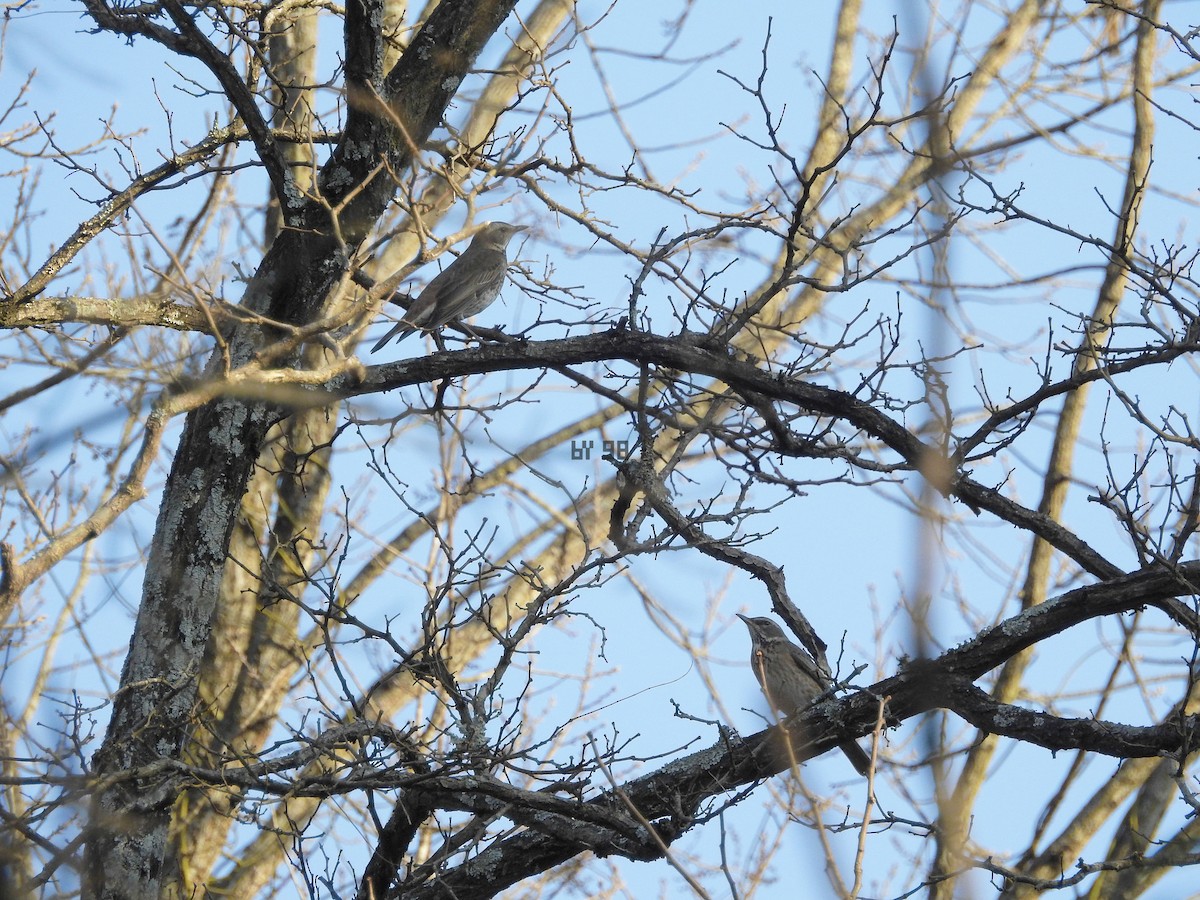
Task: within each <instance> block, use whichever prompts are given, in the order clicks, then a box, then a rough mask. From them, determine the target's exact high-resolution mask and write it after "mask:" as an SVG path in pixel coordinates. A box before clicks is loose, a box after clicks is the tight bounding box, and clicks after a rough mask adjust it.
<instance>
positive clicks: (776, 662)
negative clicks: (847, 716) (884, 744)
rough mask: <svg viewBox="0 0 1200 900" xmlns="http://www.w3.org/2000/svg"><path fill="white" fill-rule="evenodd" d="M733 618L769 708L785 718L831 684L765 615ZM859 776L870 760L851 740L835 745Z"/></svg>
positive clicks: (804, 706) (808, 705)
mask: <svg viewBox="0 0 1200 900" xmlns="http://www.w3.org/2000/svg"><path fill="white" fill-rule="evenodd" d="M737 617H738V618H739V619H741V620H742V621H743V622H745V623H746V627H747V628H748V629H749V630H750V668H752V669H753V670H754V677H755V678H757V679H758V683H759V684H760V685H761V686H762V691H763V694H764V695H765V696H766V698H767V702H768V703H770V704H771V706H772V708H774V709H775V710H777V711H779V712H780V713H783V714H784V715H785V716H792V715H797V714H798V713H802V712H804V710H806V709H808V707H810V706H812V704H813V703H814V701H816V699H817V698H818V697H820V696H821V695H822V694H824V693H825V692H826V691H827V690H828V689H829V687H830V685H831V684H832V682H831V681H830V679H829V678H828V677H827V676H826V675H825V674H824V673H823V672H822V671H821V670H820V668H819V667H818V666H817V664H816V662H815V661H814V660H813V658H812V657H811V656H809V655H808V654H807V653H805V652H804V651H803V650H801V649H800V648H799V647H798V646H796V645H795V644H793V643H792V642H791V641H789V640H788V637H787V635H786V634H784V633H783V629H782V628H780V627H779V625H778V623H776V622H775V621H774V620H773V619H768V618H767V617H766V616H753V617H751V616H743V615H742V614H741V613H738V614H737ZM838 747H839V748H840V749H841V751H842V753H844V754H846V759H848V760H850V765H852V766H854V768H855V770H856V771H857V772H858V774H859V775H866V774H867V772H868V770H870V768H871V758H870V757H869V756H867V754H866V753H865V752H864V751H863V749H862V747H860V746H858V744H857V743H856V742H855V741H851V740H845V741H842V742H841V743H840V744H838Z"/></svg>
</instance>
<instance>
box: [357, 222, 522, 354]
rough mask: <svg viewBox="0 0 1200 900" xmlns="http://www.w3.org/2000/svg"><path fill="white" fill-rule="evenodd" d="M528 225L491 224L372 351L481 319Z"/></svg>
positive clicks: (481, 230) (472, 241)
mask: <svg viewBox="0 0 1200 900" xmlns="http://www.w3.org/2000/svg"><path fill="white" fill-rule="evenodd" d="M526 227H527V226H525V225H509V224H508V223H507V222H488V223H486V224H485V225H484V226H483V228H482V229H480V231H479V232H478V233H477V234H476V235H475V237H474V238H473V239H472V240H471V243H470V245H469V246H468V247H467V249H466V250H464V251H463V253H462V256H460V257H459V258H458V259H456V260H455V261H454V262H452V263H450V265H448V266H446V268H444V269H442V271H441V272H439V273H438V274H437V275H436V276H434V279H433V280H432V281H431V282H429V284H427V285H425V290H423V291H421V296H419V297H418V298H417V299H416V300H414V301H413V303H412V305H411V306H409V308H408V310H407V311H406V312H405V313H404V315H403V316H402V317H401V319H400V321H399V322H397V323H396V324H395V326H393V327H392V329H391V330H390V331H389V332H388V333H387V334H385V335H384V336H383V337H382V338H380V339H379V340H378V341H377V342H376V343H375V346H374V347H372V348H371V352H372V353H376V352H378V351H379V349H380V348H381V347H383V345H384V344H386V343H387V342H388V341H390V340H391V339H392V338H393V337H397V335H399V337H397V341H402V340H404V339H405V338H406V337H408V336H409V335H410V334H412V333H413V332H414V331H418V330H421V331H432V330H433V329H435V328H441V327H442V326H443V325H445V324H446V323H447V322H454V321H462V320H464V319H469V318H471V316H474V315H478V314H479V313H481V312H483V311H484V310H485V309H487V308H488V307H489V306H491V305H492V303H493V302H495V300H496V298H497V297H498V296H500V288H501V287H503V286H504V276H505V274H506V273H507V272H508V252H507V250H508V242H509V241H510V240H512V237H513V235H514V234H516V233H517V232H519V231H524V230H525V229H526Z"/></svg>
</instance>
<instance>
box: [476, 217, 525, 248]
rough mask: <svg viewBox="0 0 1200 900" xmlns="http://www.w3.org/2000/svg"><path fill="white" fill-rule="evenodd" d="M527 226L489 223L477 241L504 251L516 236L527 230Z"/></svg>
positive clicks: (481, 231) (477, 237)
mask: <svg viewBox="0 0 1200 900" xmlns="http://www.w3.org/2000/svg"><path fill="white" fill-rule="evenodd" d="M527 228H528V226H526V225H509V224H508V223H507V222H488V223H487V224H486V225H484V226H483V228H482V229H481V230H480V232H479V234H478V235H477V236H476V238H475V240H476V241H478V242H480V243H483V244H486V245H488V246H491V247H498V248H500V249H501V250H503V249H504V248H505V247H507V246H508V242H509V241H511V240H512V237H513V235H514V234H516V233H517V232H519V231H525V230H527Z"/></svg>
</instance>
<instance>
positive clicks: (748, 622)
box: [734, 613, 750, 628]
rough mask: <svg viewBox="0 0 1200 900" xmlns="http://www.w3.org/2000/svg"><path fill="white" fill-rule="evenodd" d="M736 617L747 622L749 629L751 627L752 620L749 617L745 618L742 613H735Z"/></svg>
mask: <svg viewBox="0 0 1200 900" xmlns="http://www.w3.org/2000/svg"><path fill="white" fill-rule="evenodd" d="M734 615H735V616H737V617H738V618H739V619H741V620H742V621H743V622H745V623H746V627H747V628H749V627H750V619H749V618H748V617H747V616H743V615H742V614H741V613H734Z"/></svg>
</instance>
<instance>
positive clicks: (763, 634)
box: [737, 613, 788, 644]
mask: <svg viewBox="0 0 1200 900" xmlns="http://www.w3.org/2000/svg"><path fill="white" fill-rule="evenodd" d="M737 617H738V618H739V619H741V620H742V621H743V622H745V623H746V627H747V628H748V629H750V640H751V641H753V642H754V643H755V644H766V643H769V642H771V641H786V640H787V639H788V637H787V635H786V634H784V633H783V629H782V628H780V627H779V623H778V622H776V621H775V620H774V619H768V618H767V617H766V616H743V615H742V614H741V613H738V614H737Z"/></svg>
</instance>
